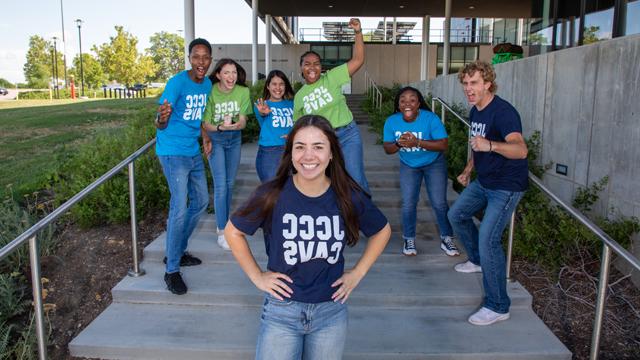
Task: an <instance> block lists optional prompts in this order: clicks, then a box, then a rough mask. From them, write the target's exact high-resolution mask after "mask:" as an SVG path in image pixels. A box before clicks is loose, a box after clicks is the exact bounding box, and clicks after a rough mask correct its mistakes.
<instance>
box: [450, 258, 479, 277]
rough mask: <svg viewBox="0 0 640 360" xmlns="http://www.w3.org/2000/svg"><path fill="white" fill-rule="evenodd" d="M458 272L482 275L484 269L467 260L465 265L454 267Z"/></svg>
mask: <svg viewBox="0 0 640 360" xmlns="http://www.w3.org/2000/svg"><path fill="white" fill-rule="evenodd" d="M453 268H454V269H455V270H456V271H457V272H461V273H468V274H470V273H481V272H482V268H481V267H480V266H479V265H476V264H474V263H472V262H471V261H469V260H467V261H465V262H463V263H460V264H457V265H456V266H454V267H453Z"/></svg>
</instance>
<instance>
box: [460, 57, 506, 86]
mask: <svg viewBox="0 0 640 360" xmlns="http://www.w3.org/2000/svg"><path fill="white" fill-rule="evenodd" d="M476 71H480V74H481V75H482V80H484V82H490V83H491V86H490V87H489V92H491V93H492V94H495V93H496V91H497V90H498V84H496V71H495V70H494V69H493V66H491V64H489V63H488V62H486V61H482V60H476V61H474V62H472V63H469V64H467V65H465V67H463V68H462V69H460V71H458V80H460V83H461V84H462V80H463V79H464V76H465V75H469V76H473V75H474V74H475V73H476Z"/></svg>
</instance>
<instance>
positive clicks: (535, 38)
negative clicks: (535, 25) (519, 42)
mask: <svg viewBox="0 0 640 360" xmlns="http://www.w3.org/2000/svg"><path fill="white" fill-rule="evenodd" d="M529 44H530V45H548V40H547V38H546V37H545V36H544V35H542V34H540V33H535V34H530V35H529Z"/></svg>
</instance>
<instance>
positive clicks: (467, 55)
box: [436, 45, 479, 74]
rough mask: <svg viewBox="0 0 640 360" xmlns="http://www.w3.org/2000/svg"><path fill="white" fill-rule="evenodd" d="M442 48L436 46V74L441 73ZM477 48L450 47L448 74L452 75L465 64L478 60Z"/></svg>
mask: <svg viewBox="0 0 640 360" xmlns="http://www.w3.org/2000/svg"><path fill="white" fill-rule="evenodd" d="M443 51H444V47H443V46H442V45H440V46H438V62H437V66H436V70H437V72H438V74H441V73H442V58H443V56H444V55H443ZM478 52H479V50H478V47H477V46H451V52H450V54H449V74H453V73H455V72H457V71H458V70H460V68H462V67H464V66H465V65H466V64H468V63H470V62H473V61H475V60H477V59H478Z"/></svg>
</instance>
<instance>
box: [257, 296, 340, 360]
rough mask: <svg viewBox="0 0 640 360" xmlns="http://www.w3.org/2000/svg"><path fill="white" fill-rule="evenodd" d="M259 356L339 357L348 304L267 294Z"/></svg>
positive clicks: (274, 359)
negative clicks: (288, 298)
mask: <svg viewBox="0 0 640 360" xmlns="http://www.w3.org/2000/svg"><path fill="white" fill-rule="evenodd" d="M261 318H262V320H261V324H260V333H259V335H258V345H257V347H256V360H283V359H284V360H286V359H291V360H299V359H304V360H340V359H342V353H343V351H344V344H345V340H346V336H347V321H348V313H347V305H346V304H341V303H340V302H333V301H327V302H322V303H318V304H309V303H303V302H297V301H292V300H284V301H281V300H278V299H276V298H274V297H272V296H271V295H267V296H266V297H265V300H264V306H263V307H262V316H261Z"/></svg>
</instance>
